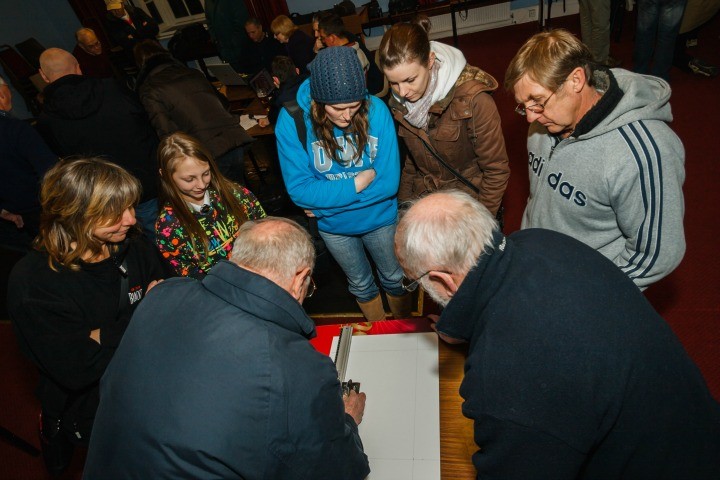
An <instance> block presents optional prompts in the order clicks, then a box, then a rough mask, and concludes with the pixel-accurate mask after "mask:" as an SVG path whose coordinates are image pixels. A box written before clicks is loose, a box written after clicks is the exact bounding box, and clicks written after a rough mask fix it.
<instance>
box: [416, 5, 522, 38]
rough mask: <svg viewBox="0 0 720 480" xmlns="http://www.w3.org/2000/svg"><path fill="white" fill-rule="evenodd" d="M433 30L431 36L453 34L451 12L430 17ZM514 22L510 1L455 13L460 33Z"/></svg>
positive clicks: (437, 36)
mask: <svg viewBox="0 0 720 480" xmlns="http://www.w3.org/2000/svg"><path fill="white" fill-rule="evenodd" d="M430 21H431V22H432V30H431V31H430V38H433V39H434V38H443V37H447V36H448V35H452V19H451V17H450V14H446V15H438V16H437V17H430ZM511 23H512V16H511V15H510V3H509V2H508V3H501V4H497V5H488V6H486V7H479V8H471V9H469V10H460V11H458V12H456V13H455V24H456V25H457V32H458V35H462V34H465V33H473V32H479V31H480V30H486V29H490V28H496V27H502V26H504V25H510V24H511Z"/></svg>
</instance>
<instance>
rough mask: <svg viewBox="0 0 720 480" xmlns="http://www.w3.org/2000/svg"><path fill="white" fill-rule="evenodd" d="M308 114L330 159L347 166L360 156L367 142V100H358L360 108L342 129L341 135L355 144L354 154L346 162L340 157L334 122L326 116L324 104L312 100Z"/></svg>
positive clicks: (316, 134)
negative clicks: (348, 161)
mask: <svg viewBox="0 0 720 480" xmlns="http://www.w3.org/2000/svg"><path fill="white" fill-rule="evenodd" d="M310 114H311V116H312V124H313V131H314V132H315V136H316V137H317V138H318V140H320V143H321V144H322V146H323V148H324V149H325V152H326V154H329V155H330V157H332V159H333V160H334V161H335V162H337V163H338V164H340V165H342V166H344V167H347V166H348V165H350V164H352V162H353V161H354V160H359V159H360V158H362V155H363V151H365V147H366V146H367V143H368V100H367V99H363V100H360V108H359V109H358V111H357V112H355V115H353V117H352V118H351V119H350V125H348V126H347V127H346V128H344V129H343V136H344V137H345V138H347V139H348V140H349V141H350V143H352V144H353V145H355V148H356V156H355V157H354V158H353V159H352V160H351V161H350V163H348V164H346V163H345V162H344V161H343V159H342V158H341V157H340V152H339V150H340V145H338V142H337V139H336V138H335V133H334V128H335V124H334V123H333V122H332V121H331V120H330V119H329V118H328V116H327V113H326V112H325V104H324V103H320V102H316V101H315V100H313V101H312V104H311V107H310ZM353 135H355V137H356V138H355V141H353Z"/></svg>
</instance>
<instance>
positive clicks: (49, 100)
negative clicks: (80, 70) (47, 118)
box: [43, 75, 113, 120]
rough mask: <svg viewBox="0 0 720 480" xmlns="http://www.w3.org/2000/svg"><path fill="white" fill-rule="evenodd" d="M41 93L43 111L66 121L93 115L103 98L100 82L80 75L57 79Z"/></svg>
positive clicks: (98, 108)
mask: <svg viewBox="0 0 720 480" xmlns="http://www.w3.org/2000/svg"><path fill="white" fill-rule="evenodd" d="M108 81H113V80H111V79H108ZM43 93H44V95H45V101H44V103H43V110H44V111H45V112H46V113H48V114H49V115H52V116H55V117H59V118H65V119H68V120H78V119H82V118H86V117H89V116H91V115H94V114H95V113H96V112H97V111H98V110H100V107H101V106H102V103H103V98H104V93H103V88H102V80H101V79H98V78H92V77H85V76H82V75H66V76H64V77H62V78H59V79H57V80H55V81H54V82H52V83H51V84H50V85H48V86H47V87H46V88H45V90H44V92H43Z"/></svg>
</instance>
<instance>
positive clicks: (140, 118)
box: [38, 48, 158, 239]
mask: <svg viewBox="0 0 720 480" xmlns="http://www.w3.org/2000/svg"><path fill="white" fill-rule="evenodd" d="M40 74H41V75H42V77H43V78H44V79H45V81H46V82H48V83H49V85H48V86H47V87H46V88H45V91H44V92H43V93H44V96H45V101H44V104H43V113H42V114H41V115H40V118H39V119H38V130H39V131H40V133H41V134H42V135H43V137H44V138H45V141H46V142H47V143H48V145H49V146H50V148H52V149H53V150H54V151H55V153H57V154H58V155H60V156H61V157H65V156H69V155H84V156H102V157H106V158H108V159H109V160H111V161H113V162H115V163H117V164H118V165H120V166H122V167H125V168H126V169H127V170H128V171H129V172H130V173H132V174H133V175H135V176H136V177H137V178H138V180H140V183H141V185H142V187H143V188H142V190H143V192H142V193H143V195H142V198H141V199H140V204H139V205H138V206H137V207H136V208H135V214H136V216H137V218H138V220H139V223H140V225H141V226H142V228H143V231H144V232H145V235H146V236H148V237H149V238H151V239H153V238H154V235H155V219H156V217H157V200H156V197H157V167H156V166H155V164H156V160H155V152H156V150H157V144H158V139H157V135H156V134H155V130H154V129H153V128H152V126H151V125H150V121H149V120H148V118H147V115H146V114H145V109H143V107H142V105H140V102H139V101H138V100H137V99H136V98H135V96H134V95H133V93H132V92H130V91H128V90H127V89H126V88H125V87H123V86H121V85H120V84H119V83H117V82H116V81H115V80H114V79H112V78H104V79H99V78H92V77H88V76H85V75H83V74H82V71H81V68H80V65H79V64H78V61H77V59H76V58H75V57H73V56H72V55H71V54H70V53H69V52H66V51H65V50H61V49H59V48H49V49H47V50H45V51H44V52H43V53H42V55H40Z"/></svg>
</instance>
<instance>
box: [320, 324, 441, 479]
mask: <svg viewBox="0 0 720 480" xmlns="http://www.w3.org/2000/svg"><path fill="white" fill-rule="evenodd" d="M337 343H338V337H335V338H334V339H333V343H332V348H331V350H330V358H335V351H336V349H337ZM345 380H352V381H353V382H360V390H361V391H363V392H365V393H366V394H367V403H366V405H365V414H364V416H363V421H362V423H361V424H360V427H359V431H360V438H361V439H362V442H363V446H364V448H365V454H366V455H367V456H368V458H369V459H370V470H371V473H370V475H369V476H368V477H367V480H440V381H439V371H438V337H437V334H435V333H434V332H431V333H402V334H389V335H358V336H354V337H353V338H352V345H351V347H350V358H349V361H348V366H347V374H346V378H345Z"/></svg>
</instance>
